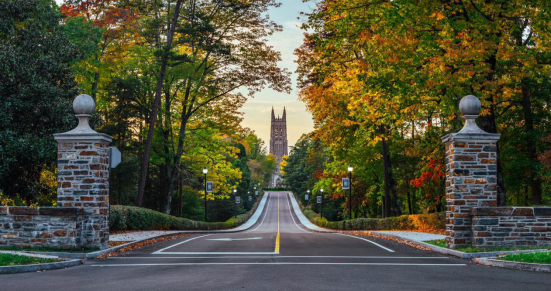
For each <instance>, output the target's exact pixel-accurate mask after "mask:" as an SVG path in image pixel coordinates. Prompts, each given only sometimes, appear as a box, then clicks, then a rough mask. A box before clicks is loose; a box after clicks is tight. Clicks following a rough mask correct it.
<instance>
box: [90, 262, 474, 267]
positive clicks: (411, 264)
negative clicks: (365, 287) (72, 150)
mask: <svg viewBox="0 0 551 291" xmlns="http://www.w3.org/2000/svg"><path fill="white" fill-rule="evenodd" d="M213 265H353V266H429V267H435V266H437V267H463V266H466V265H467V264H415V263H306V262H305V263H302V262H288V263H287V262H271V263H168V264H107V265H89V266H91V267H147V266H213Z"/></svg>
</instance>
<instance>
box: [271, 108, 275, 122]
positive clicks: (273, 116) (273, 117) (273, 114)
mask: <svg viewBox="0 0 551 291" xmlns="http://www.w3.org/2000/svg"><path fill="white" fill-rule="evenodd" d="M274 119H275V113H274V107H273V106H272V120H274Z"/></svg>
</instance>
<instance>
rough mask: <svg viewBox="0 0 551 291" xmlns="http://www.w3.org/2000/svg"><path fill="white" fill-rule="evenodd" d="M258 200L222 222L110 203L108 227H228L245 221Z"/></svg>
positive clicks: (159, 228)
mask: <svg viewBox="0 0 551 291" xmlns="http://www.w3.org/2000/svg"><path fill="white" fill-rule="evenodd" d="M260 200H261V199H258V200H257V202H256V203H255V205H254V207H253V208H252V209H251V210H250V211H249V212H247V213H245V214H240V215H238V216H236V217H232V218H230V219H228V220H226V221H224V222H203V221H195V220H190V219H187V218H181V217H176V216H172V215H167V214H164V213H162V212H158V211H155V210H151V209H147V208H141V207H135V206H123V205H112V206H111V207H110V210H111V213H110V215H109V228H110V230H111V231H124V230H215V229H229V228H233V227H236V226H239V225H241V224H243V223H244V222H245V221H247V220H248V219H249V218H250V217H251V216H252V215H253V213H254V212H255V210H256V208H257V207H258V204H259V202H260Z"/></svg>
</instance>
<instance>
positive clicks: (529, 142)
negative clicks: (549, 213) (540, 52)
mask: <svg viewBox="0 0 551 291" xmlns="http://www.w3.org/2000/svg"><path fill="white" fill-rule="evenodd" d="M521 104H522V113H523V115H524V128H525V130H526V139H525V140H524V142H525V143H526V151H527V152H528V157H529V158H530V161H531V162H532V163H533V164H534V165H537V164H539V161H538V154H537V150H536V145H535V143H536V141H535V136H534V135H535V131H534V115H533V112H532V102H531V100H530V88H529V84H528V80H523V82H522V102H521ZM528 178H529V180H530V181H529V183H530V188H532V204H533V205H540V204H541V203H542V200H541V199H542V190H541V178H540V175H538V173H537V171H536V169H534V167H532V168H531V169H530V174H529V177H528Z"/></svg>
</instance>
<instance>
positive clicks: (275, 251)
mask: <svg viewBox="0 0 551 291" xmlns="http://www.w3.org/2000/svg"><path fill="white" fill-rule="evenodd" d="M274 253H278V254H279V194H278V195H277V236H276V243H275V250H274Z"/></svg>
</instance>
